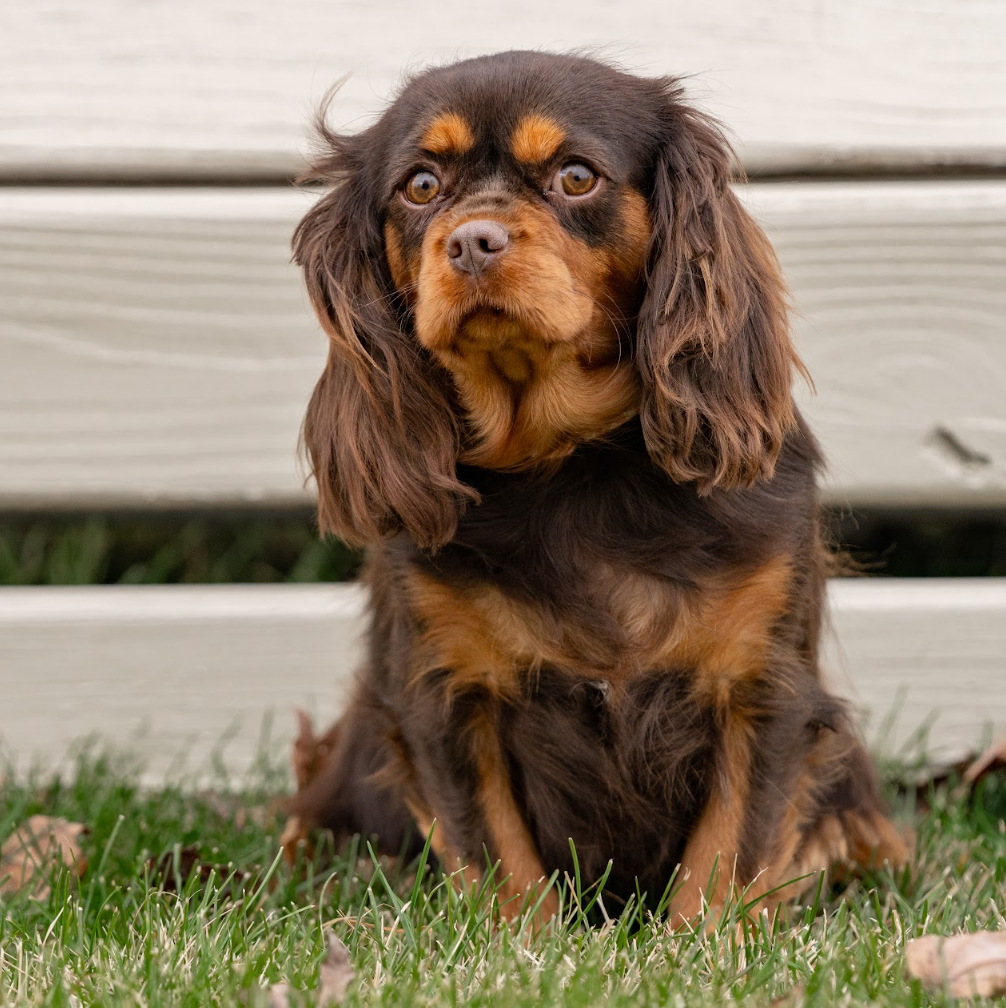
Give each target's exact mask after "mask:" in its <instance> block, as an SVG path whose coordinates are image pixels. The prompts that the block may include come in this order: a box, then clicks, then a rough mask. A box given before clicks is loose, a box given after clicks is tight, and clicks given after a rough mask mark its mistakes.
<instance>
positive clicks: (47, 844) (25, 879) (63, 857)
mask: <svg viewBox="0 0 1006 1008" xmlns="http://www.w3.org/2000/svg"><path fill="white" fill-rule="evenodd" d="M86 833H87V827H86V826H84V825H82V824H81V823H75V822H69V821H67V820H66V819H56V818H53V817H52V816H44V815H35V816H32V817H31V818H30V819H29V820H28V821H27V822H26V823H23V824H22V826H21V828H20V829H19V830H18V831H17V832H16V833H13V834H12V835H11V836H9V837H8V838H7V839H6V840H5V841H4V844H3V847H0V893H5V894H7V895H10V894H12V893H15V892H20V891H27V892H29V893H30V894H31V895H32V896H33V897H34V898H35V899H40V900H42V899H45V898H46V897H47V896H48V895H49V884H48V882H47V881H46V878H45V875H46V873H47V872H48V871H49V869H50V868H51V867H52V866H53V865H54V864H63V865H65V866H66V867H67V868H70V869H72V870H73V871H74V872H76V873H77V875H78V876H80V875H82V874H83V873H84V870H85V869H86V868H87V861H86V860H85V858H84V855H83V853H82V851H81V849H80V845H79V844H78V843H77V841H78V840H79V839H80V837H81V836H83V835H84V834H86Z"/></svg>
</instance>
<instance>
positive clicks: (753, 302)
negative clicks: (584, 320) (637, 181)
mask: <svg viewBox="0 0 1006 1008" xmlns="http://www.w3.org/2000/svg"><path fill="white" fill-rule="evenodd" d="M667 99H668V103H667V115H668V117H669V118H668V121H667V139H666V141H665V142H664V144H663V146H662V148H661V150H660V152H659V154H658V156H657V160H656V165H655V169H654V177H653V189H652V192H651V194H650V217H651V223H652V228H653V237H652V241H651V248H650V258H649V270H648V277H647V283H648V286H647V293H646V296H645V298H644V301H643V305H642V308H641V310H640V314H639V325H638V330H637V347H636V356H637V362H638V367H639V370H640V375H641V378H642V385H643V398H642V404H641V407H640V417H641V420H642V425H643V432H644V435H645V438H646V443H647V448H648V450H649V452H650V455H651V457H652V458H653V459H654V461H655V462H656V463H657V464H659V465H660V466H662V467H663V468H664V469H665V470H666V471H667V472H668V473H669V474H670V476H671V477H672V478H673V479H674V480H676V481H678V482H692V481H694V482H695V483H696V484H697V487H698V490H699V493H703V494H704V493H708V492H709V491H710V490H712V489H713V488H714V487H721V488H724V489H733V488H738V487H747V486H751V485H752V484H754V483H756V482H757V481H759V480H762V479H769V478H771V476H772V473H773V472H774V469H775V463H776V459H777V457H778V455H779V450H780V448H781V447H782V443H783V439H784V438H785V436H786V434H787V432H788V431H790V430H791V429H792V428H793V427H794V425H795V422H796V420H795V418H796V414H795V409H794V406H793V399H792V394H791V384H792V380H793V372H794V370H796V371H800V372H802V371H803V365H802V364H801V363H800V360H799V358H798V357H797V355H796V352H795V350H794V349H793V345H792V343H791V342H790V337H789V320H788V304H787V291H786V288H785V285H784V283H783V280H782V276H781V274H780V270H779V264H778V261H777V260H776V257H775V253H774V251H773V249H772V246H771V244H770V243H769V240H768V238H767V237H766V236H765V234H764V232H763V231H762V230H761V228H760V227H759V226H758V225H757V224H756V223H755V222H754V221H753V220H752V219H751V217H750V216H749V215H748V213H747V211H746V210H745V209H744V207H743V206H742V205H741V203H740V201H739V200H738V198H737V196H736V195H735V194H734V192H733V191H732V190H731V188H730V185H729V183H730V160H731V151H730V146H729V144H728V143H727V141H726V140H725V138H724V137H723V135H722V133H721V132H720V130H719V129H718V128H717V126H716V125H715V123H713V122H712V121H711V120H710V119H708V118H707V117H705V116H703V115H702V114H700V113H698V112H696V111H695V110H694V109H691V108H689V107H687V106H686V105H684V104H682V103H681V101H680V89H679V88H678V87H677V86H676V85H675V84H674V83H673V82H671V83H670V84H668V85H667Z"/></svg>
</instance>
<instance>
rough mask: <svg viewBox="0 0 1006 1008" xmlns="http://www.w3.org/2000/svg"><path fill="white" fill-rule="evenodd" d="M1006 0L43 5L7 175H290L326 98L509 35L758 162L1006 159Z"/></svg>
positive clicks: (352, 94) (1, 153)
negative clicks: (615, 83) (588, 58)
mask: <svg viewBox="0 0 1006 1008" xmlns="http://www.w3.org/2000/svg"><path fill="white" fill-rule="evenodd" d="M1004 38H1006V7H1004V5H1003V4H1001V3H998V2H996V0H956V2H953V3H951V2H944V3H939V4H928V5H926V6H925V8H922V9H920V8H919V6H918V5H917V4H913V3H911V2H910V0H890V2H888V3H886V4H883V5H878V4H876V3H874V2H872V0H824V2H820V3H811V2H809V0H800V2H796V3H794V2H790V0H787V2H782V0H771V2H767V3H757V4H752V3H745V2H742V0H710V2H707V3H702V4H694V3H692V4H685V3H668V2H666V0H664V2H661V0H645V2H641V3H638V4H636V5H634V6H633V7H632V8H631V10H627V9H626V8H625V7H624V6H620V5H617V4H611V3H609V2H607V0H589V2H588V3H585V4H580V5H579V6H578V7H577V10H576V14H575V16H572V17H571V16H570V12H569V11H568V9H567V8H565V7H563V6H562V5H555V4H552V5H549V4H544V5H543V4H540V3H536V2H533V0H512V2H511V3H509V4H508V5H507V8H506V12H505V15H503V16H501V14H500V11H499V9H498V8H496V7H494V6H491V5H489V6H485V5H472V4H470V3H467V2H464V0H442V2H441V3H440V4H439V5H438V7H437V13H436V17H417V16H415V10H414V8H413V7H412V6H411V5H409V4H407V3H406V2H404V0H386V2H384V3H381V4H360V3H355V2H352V0H290V2H288V3H284V4H275V3H274V4H263V3H259V4H253V5H250V6H249V5H247V4H240V3H236V2H235V0H209V2H206V0H177V2H175V3H172V4H154V3H133V2H129V0H91V2H90V3H88V4H85V5H81V4H76V3H70V2H68V0H33V2H31V3H20V4H8V5H6V6H5V9H4V13H3V23H2V27H0V177H5V178H7V179H11V178H17V179H22V180H24V179H31V178H47V179H57V180H58V179H68V178H73V179H75V180H80V179H86V178H108V177H116V178H150V177H160V178H164V177H169V176H170V177H175V178H178V177H188V178H195V179H198V178H209V177H221V176H226V177H231V178H245V179H262V178H273V179H274V178H276V177H278V176H279V175H283V174H287V173H290V172H291V171H295V170H296V169H297V167H298V166H299V164H300V160H301V155H302V153H303V151H304V149H305V140H304V136H305V124H306V122H307V121H308V119H309V117H310V114H311V112H312V111H313V108H314V107H315V105H316V104H317V101H318V99H319V97H320V95H321V94H322V93H323V91H324V90H325V89H326V88H327V87H328V85H329V84H331V83H332V82H334V81H335V80H337V79H339V78H341V77H343V76H344V75H346V74H349V75H350V77H349V79H348V81H347V83H346V85H345V87H344V89H343V92H342V94H341V95H340V97H339V100H338V103H337V104H336V106H335V109H334V118H335V121H336V122H337V123H338V124H340V125H344V126H348V127H349V128H357V127H358V126H361V125H363V124H364V123H366V122H367V121H368V119H369V118H370V117H371V116H372V115H373V114H374V113H375V112H376V111H378V110H379V109H380V108H381V106H382V104H383V102H384V101H385V100H386V98H387V97H388V95H389V94H390V92H391V91H392V90H393V88H394V86H395V85H396V83H397V82H398V80H399V79H400V76H401V74H402V73H403V71H406V70H408V69H410V68H416V67H419V66H423V65H426V64H427V63H430V62H443V61H446V60H451V59H454V58H456V57H458V56H466V55H474V54H477V53H481V52H491V51H496V50H500V49H507V48H546V49H559V50H564V49H569V48H573V47H582V46H587V47H599V48H600V49H601V51H602V52H604V53H607V54H609V55H610V56H611V57H613V58H614V59H616V60H618V61H620V62H621V63H623V64H624V65H626V66H627V67H628V68H630V69H634V70H637V71H639V72H642V73H647V74H666V73H674V74H695V75H697V77H696V79H695V81H694V83H693V85H692V91H693V93H694V95H695V96H696V98H697V99H701V100H702V101H703V103H704V104H705V105H706V106H707V107H709V108H710V109H711V110H712V111H713V112H714V113H716V114H717V115H719V116H720V117H721V118H723V119H724V121H725V122H726V123H727V124H728V125H729V126H730V127H731V128H732V129H733V130H735V132H736V134H737V136H738V138H739V139H740V141H741V143H740V148H741V152H742V156H743V160H744V161H745V162H746V164H747V166H748V168H749V169H750V170H753V171H759V170H767V171H777V172H778V171H785V172H792V171H801V170H806V169H811V170H814V169H819V168H831V167H835V166H838V167H851V168H860V169H868V170H872V169H876V168H878V167H879V168H890V167H895V168H904V167H912V166H915V165H920V164H921V165H941V164H951V165H998V166H1002V165H1004V164H1006V60H1003V58H1002V40H1003V39H1004Z"/></svg>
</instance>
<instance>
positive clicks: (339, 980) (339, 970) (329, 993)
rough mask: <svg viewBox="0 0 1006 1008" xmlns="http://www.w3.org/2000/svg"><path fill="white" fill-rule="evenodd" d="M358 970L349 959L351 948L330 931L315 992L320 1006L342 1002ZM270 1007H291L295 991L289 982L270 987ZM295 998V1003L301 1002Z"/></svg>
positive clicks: (320, 1007) (316, 1001) (321, 1007)
mask: <svg viewBox="0 0 1006 1008" xmlns="http://www.w3.org/2000/svg"><path fill="white" fill-rule="evenodd" d="M355 976H356V970H354V969H353V967H352V965H351V964H350V961H349V949H347V948H346V946H345V945H343V944H342V942H341V941H339V939H338V938H336V936H335V935H334V934H333V933H332V932H331V931H329V932H328V954H327V955H326V956H325V961H324V962H323V963H322V964H321V969H320V970H319V972H318V986H317V988H316V989H315V991H314V992H313V993H314V995H315V1003H316V1004H317V1005H318V1006H319V1008H324V1005H332V1004H341V1002H342V999H343V997H344V996H345V993H346V988H347V987H348V986H349V985H350V984H351V983H352V982H353V977H355ZM268 993H269V1008H290V1006H291V1001H290V995H291V994H292V993H294V991H293V988H291V987H290V985H289V984H283V983H279V984H274V985H273V986H272V987H270V988H269V992H268ZM299 1002H300V998H295V1000H294V1002H293V1003H299Z"/></svg>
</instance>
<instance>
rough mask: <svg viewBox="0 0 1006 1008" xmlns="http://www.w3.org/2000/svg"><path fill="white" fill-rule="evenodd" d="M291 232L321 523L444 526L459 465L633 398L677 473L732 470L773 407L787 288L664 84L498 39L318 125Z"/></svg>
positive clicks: (786, 360)
mask: <svg viewBox="0 0 1006 1008" xmlns="http://www.w3.org/2000/svg"><path fill="white" fill-rule="evenodd" d="M321 135H322V140H323V142H324V144H325V152H324V154H323V156H322V157H321V158H320V159H319V160H318V162H317V164H316V165H315V166H314V169H313V171H312V175H313V176H314V177H316V178H320V179H322V180H325V181H328V182H330V183H334V187H333V188H332V189H331V191H329V192H328V194H327V195H325V196H324V197H322V198H321V199H320V200H319V201H318V202H317V203H316V204H315V206H314V207H313V208H312V210H311V211H310V212H309V213H308V215H307V216H306V217H305V218H304V220H303V221H302V222H301V224H300V225H299V227H298V228H297V231H296V233H295V236H294V252H295V258H296V261H297V262H298V263H299V264H300V265H301V266H302V267H303V269H304V272H305V275H306V278H307V285H308V290H309V292H310V295H311V299H312V303H313V305H314V307H315V310H316V311H317V313H318V315H319V318H320V319H321V321H322V324H323V326H324V327H325V329H326V331H327V333H328V335H329V337H330V340H331V343H330V352H329V360H328V365H327V367H326V370H325V373H324V374H323V375H322V378H321V380H320V381H319V383H318V385H317V388H316V389H315V392H314V396H313V397H312V400H311V404H310V407H309V410H308V415H307V419H306V421H305V426H304V439H305V444H306V447H307V450H308V453H309V456H310V459H311V463H312V469H313V472H314V475H315V477H316V479H317V482H318V490H319V505H320V506H319V514H320V520H321V524H322V526H323V527H324V528H326V529H329V530H331V531H334V532H336V533H337V534H339V535H341V536H343V537H344V538H346V539H347V540H349V541H351V542H356V543H367V542H371V541H374V540H375V539H378V538H380V537H382V536H384V535H387V534H390V533H392V532H394V531H396V530H397V529H399V528H402V527H404V528H406V529H407V530H408V531H409V532H410V534H411V535H412V536H413V537H414V538H415V539H416V541H417V542H419V543H420V544H422V545H425V546H431V547H435V546H437V545H440V544H442V543H444V542H446V541H447V540H449V539H450V537H451V535H452V533H453V531H454V529H455V526H456V523H457V519H458V515H459V513H460V510H461V509H462V508H463V507H464V505H465V502H466V501H467V500H470V499H472V498H473V497H474V495H473V492H472V491H471V490H470V489H469V488H468V487H466V486H465V485H464V484H463V483H461V482H460V481H459V480H458V478H457V475H456V466H457V463H458V462H459V461H462V462H467V463H470V464H473V465H477V466H482V467H486V468H495V469H521V468H530V467H547V466H549V465H554V464H555V463H556V462H557V461H558V460H561V459H562V458H563V457H565V456H566V455H567V454H568V453H569V452H571V451H572V450H573V449H574V448H575V447H576V445H577V444H579V443H581V442H583V441H587V440H591V439H593V438H598V437H601V436H603V435H604V434H605V433H606V432H607V431H610V430H611V429H613V428H614V427H616V426H618V425H620V424H622V423H624V422H625V421H626V420H628V419H629V418H631V417H633V416H635V415H637V414H638V415H639V416H640V419H641V423H642V427H643V432H644V435H645V438H646V442H647V446H648V449H649V452H650V455H651V457H652V458H653V460H654V462H655V463H656V464H657V465H659V466H661V467H662V468H663V469H665V470H666V471H667V473H668V474H669V475H670V476H671V477H672V478H673V479H675V480H677V481H680V482H689V481H690V482H694V483H695V485H696V488H697V491H698V492H699V493H706V492H708V491H710V490H711V489H713V488H714V487H721V488H725V489H731V488H737V487H744V486H749V485H751V484H752V483H754V482H756V481H757V480H759V479H763V478H767V477H769V476H770V475H771V474H772V471H773V467H774V464H775V460H776V457H777V455H778V452H779V449H780V446H781V444H782V441H783V438H784V437H785V435H786V432H787V431H788V430H789V429H790V428H791V427H792V425H793V423H794V411H793V405H792V400H791V397H790V383H791V377H792V370H793V368H794V366H798V361H797V359H796V357H795V355H794V352H793V350H792V347H791V344H790V341H789V336H788V331H787V318H786V298H785V290H784V287H783V284H782V281H781V279H780V276H779V270H778V266H777V263H776V260H775V256H774V254H773V252H772V249H771V247H770V245H769V243H768V241H767V239H766V238H765V236H764V234H763V233H762V232H761V230H760V229H759V228H758V226H757V225H756V224H755V223H754V222H753V221H752V220H751V218H750V217H749V216H748V215H747V213H746V212H745V211H744V209H743V208H742V207H741V205H740V203H739V202H738V200H737V198H736V196H735V195H734V194H733V192H732V191H731V189H730V187H729V184H728V183H729V177H730V150H729V147H728V145H727V144H726V142H725V141H724V139H723V137H722V135H721V133H720V132H719V130H718V129H717V127H716V126H715V124H714V123H712V122H711V121H710V120H709V119H708V118H706V117H704V116H703V115H701V114H699V113H698V112H696V111H695V110H694V109H691V108H689V107H688V106H687V105H686V104H684V103H683V102H682V98H681V89H680V86H679V84H678V82H676V81H675V80H673V79H666V78H665V79H656V80H654V79H644V78H639V77H634V76H631V75H629V74H625V73H622V72H620V71H618V70H615V69H613V68H611V67H609V66H606V65H605V64H602V63H599V62H596V61H594V60H590V59H585V58H581V57H576V56H559V55H549V54H545V53H534V52H509V53H501V54H498V55H495V56H487V57H481V58H478V59H473V60H466V61H464V62H461V63H456V64H454V65H452V66H448V67H443V68H439V69H434V70H429V71H427V72H425V73H422V74H420V75H419V76H417V77H415V78H414V79H412V80H411V81H410V82H409V83H408V84H407V85H406V86H405V88H404V89H403V90H402V92H401V94H400V95H399V96H398V98H397V99H396V100H395V102H394V103H393V104H392V105H391V107H390V108H389V109H388V110H387V111H386V112H385V114H384V115H383V116H382V118H381V119H380V120H379V121H378V122H377V123H376V124H375V125H373V126H372V127H371V128H370V129H368V130H366V131H364V132H363V133H360V134H357V135H352V136H347V135H341V134H336V133H333V132H332V131H330V130H328V129H327V128H325V127H324V126H322V127H321Z"/></svg>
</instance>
